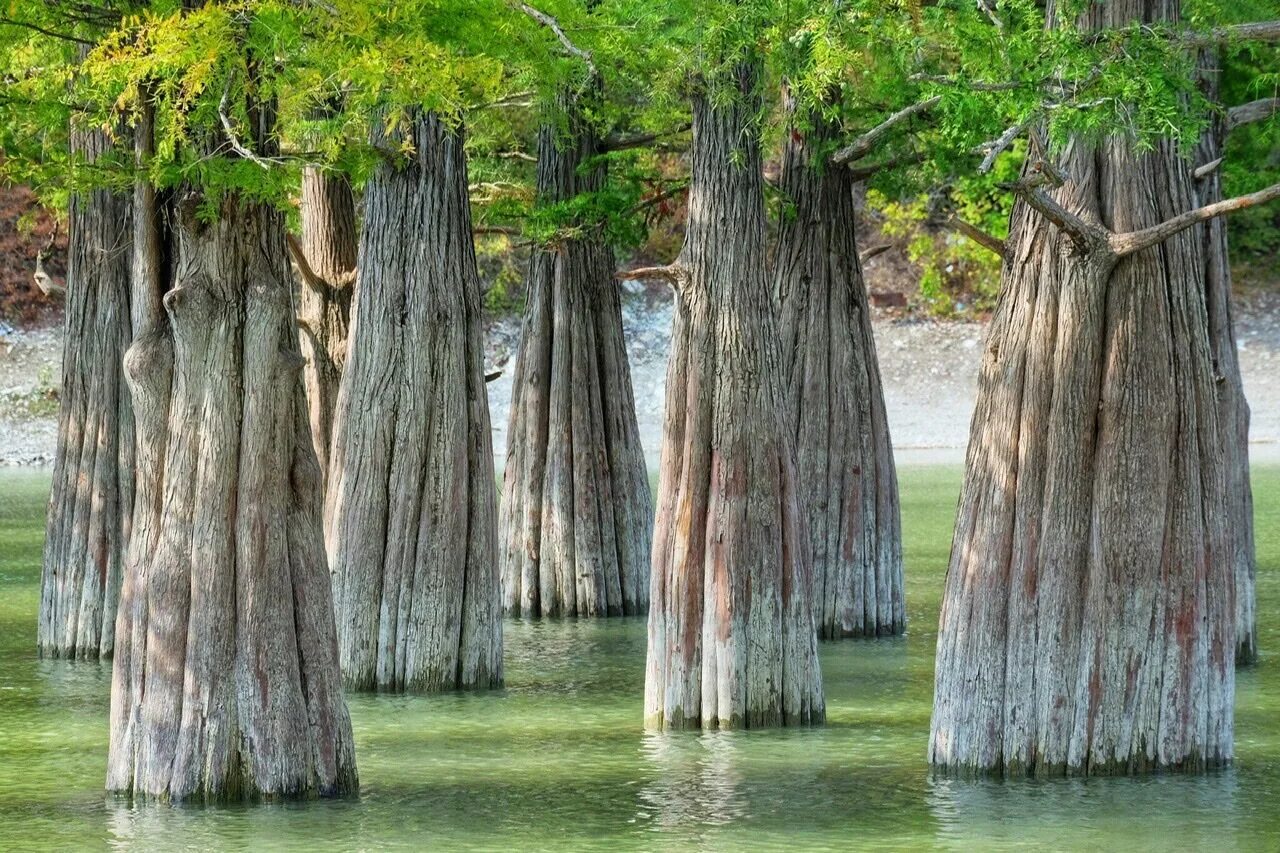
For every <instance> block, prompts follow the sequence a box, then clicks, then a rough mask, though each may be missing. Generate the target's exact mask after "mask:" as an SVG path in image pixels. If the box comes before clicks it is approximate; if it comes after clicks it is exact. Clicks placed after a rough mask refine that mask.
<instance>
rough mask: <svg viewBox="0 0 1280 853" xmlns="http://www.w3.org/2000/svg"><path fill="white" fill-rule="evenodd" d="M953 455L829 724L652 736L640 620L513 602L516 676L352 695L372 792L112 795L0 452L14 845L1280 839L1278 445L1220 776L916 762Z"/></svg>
mask: <svg viewBox="0 0 1280 853" xmlns="http://www.w3.org/2000/svg"><path fill="white" fill-rule="evenodd" d="M960 475H961V472H960V470H959V469H958V468H908V469H905V470H903V471H902V472H901V482H902V496H903V526H904V537H905V552H906V571H907V594H908V596H909V598H908V618H909V620H910V622H909V631H908V634H907V636H906V637H905V638H901V639H897V640H880V641H874V642H851V641H846V642H842V643H828V644H824V645H823V646H822V670H823V676H824V680H825V683H826V693H827V716H828V724H827V725H826V726H825V727H823V728H818V729H811V730H792V731H778V730H775V731H746V732H719V733H709V734H699V733H670V734H655V733H646V732H645V731H644V730H643V729H642V727H641V724H640V723H641V695H642V692H643V682H644V624H643V620H639V619H624V620H602V621H594V622H588V621H584V622H569V621H550V622H508V623H507V625H506V675H507V687H506V689H505V690H502V691H497V692H491V693H482V694H450V695H445V696H430V697H397V696H369V695H354V694H353V695H349V696H348V702H349V703H350V707H351V716H352V719H353V721H354V724H355V735H356V745H357V757H358V762H359V768H360V778H361V793H360V795H359V797H356V798H352V799H347V800H338V801H325V802H313V803H304V804H297V805H253V806H235V807H218V808H212V807H210V808H200V807H177V808H175V807H169V806H159V805H145V806H137V807H135V806H132V805H130V804H129V803H128V802H126V801H123V800H118V799H115V798H113V797H110V796H108V795H106V794H105V793H103V790H102V785H103V778H104V774H105V764H106V736H107V701H108V695H107V694H108V690H109V686H110V671H109V667H106V666H100V665H98V664H86V663H68V662H65V661H42V660H39V659H38V658H37V657H36V654H35V618H36V607H37V600H38V580H39V571H40V568H39V566H40V564H39V559H40V546H41V541H42V539H43V517H44V509H45V506H44V504H45V495H46V493H47V490H48V475H47V474H44V473H38V472H12V471H10V472H0V850H17V849H34V848H38V849H50V848H58V849H65V848H73V847H74V848H91V849H100V848H104V847H122V848H130V849H154V850H174V849H208V848H220V849H226V848H248V849H254V850H266V849H281V848H287V849H375V848H410V849H419V848H426V847H435V848H437V849H458V848H479V849H495V850H510V851H523V850H534V849H564V848H572V849H610V850H612V849H647V850H683V849H707V850H739V849H746V848H751V849H761V848H787V849H795V850H808V849H839V850H850V849H885V850H901V849H957V850H988V849H1009V848H1027V849H1073V850H1074V849H1089V850H1092V849H1108V850H1188V849H1204V850H1215V851H1218V850H1280V737H1278V734H1280V667H1278V666H1277V663H1278V662H1280V654H1278V653H1280V468H1268V469H1262V470H1258V471H1257V472H1256V474H1255V480H1254V484H1255V499H1256V506H1257V512H1258V534H1259V536H1258V544H1259V555H1258V556H1259V584H1258V598H1259V610H1260V612H1261V614H1262V625H1261V647H1262V660H1261V663H1260V664H1259V665H1258V666H1257V667H1255V668H1253V669H1251V670H1247V671H1244V672H1242V673H1241V674H1240V677H1239V679H1238V689H1237V698H1236V708H1237V713H1236V756H1237V758H1236V764H1235V766H1234V767H1233V768H1232V769H1230V770H1227V771H1224V772H1220V773H1216V774H1213V775H1209V776H1199V777H1185V776H1177V775H1164V776H1154V777H1147V778H1137V779H1130V778H1105V779H1090V780H1086V781H1081V780H1051V781H1016V782H995V781H988V782H957V781H948V780H934V779H931V778H930V775H929V771H928V767H927V765H926V763H925V741H926V736H927V733H928V727H929V711H930V693H931V690H932V683H933V674H932V670H933V648H934V639H935V633H936V632H935V629H936V625H937V615H938V601H939V594H940V591H941V588H942V576H943V572H944V570H945V565H946V558H947V550H948V547H949V545H950V531H951V524H952V517H953V514H954V511H955V501H956V495H957V492H958V490H959V483H960Z"/></svg>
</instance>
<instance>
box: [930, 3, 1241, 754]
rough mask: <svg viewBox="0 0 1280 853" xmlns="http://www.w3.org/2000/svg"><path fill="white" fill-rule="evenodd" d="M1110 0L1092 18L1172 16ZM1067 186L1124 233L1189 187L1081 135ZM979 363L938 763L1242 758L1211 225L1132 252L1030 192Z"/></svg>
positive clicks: (948, 621) (1170, 159)
mask: <svg viewBox="0 0 1280 853" xmlns="http://www.w3.org/2000/svg"><path fill="white" fill-rule="evenodd" d="M1177 11H1178V10H1177V5H1176V3H1175V2H1170V0H1113V2H1111V3H1108V4H1107V5H1106V6H1105V7H1102V6H1100V7H1095V8H1093V9H1091V10H1090V11H1089V12H1087V13H1086V20H1085V23H1086V25H1089V26H1093V27H1100V26H1117V25H1123V24H1127V23H1129V22H1131V21H1133V20H1135V19H1140V20H1147V21H1151V20H1161V19H1165V20H1168V19H1173V18H1176V16H1177ZM1058 165H1059V166H1060V167H1061V168H1062V170H1063V172H1064V173H1065V174H1067V175H1069V176H1070V181H1069V182H1068V183H1067V184H1066V186H1065V187H1063V188H1062V189H1061V190H1058V191H1056V193H1055V196H1054V197H1055V198H1056V200H1057V201H1058V202H1059V203H1061V204H1062V205H1063V206H1064V207H1065V208H1066V209H1067V210H1069V211H1072V212H1074V213H1076V214H1078V215H1079V216H1081V217H1082V218H1084V219H1085V220H1087V221H1093V222H1096V223H1100V224H1102V225H1105V226H1106V227H1108V228H1110V229H1111V230H1113V231H1116V232H1130V231H1134V230H1136V229H1139V228H1142V227H1147V226H1152V225H1155V224H1157V223H1159V222H1161V221H1163V220H1166V219H1168V218H1169V217H1171V216H1173V215H1176V214H1180V213H1183V212H1184V211H1186V210H1188V209H1190V208H1191V207H1193V206H1194V205H1195V201H1196V196H1195V192H1194V187H1193V186H1192V179H1191V175H1190V168H1189V167H1188V164H1187V162H1186V161H1185V160H1184V159H1182V158H1181V157H1180V156H1179V152H1178V151H1176V150H1175V148H1174V147H1173V146H1172V145H1170V144H1168V143H1165V144H1160V145H1158V146H1156V148H1155V149H1154V150H1152V151H1149V152H1145V153H1144V152H1141V151H1139V150H1137V148H1136V146H1134V145H1132V144H1130V143H1129V142H1128V141H1126V140H1124V139H1111V140H1108V141H1106V142H1104V143H1101V144H1100V145H1099V146H1098V147H1097V148H1091V147H1089V146H1087V145H1084V144H1082V143H1080V142H1079V141H1077V142H1075V143H1073V144H1072V145H1070V146H1069V148H1068V149H1067V151H1066V152H1065V154H1064V155H1063V156H1062V157H1061V158H1060V162H1059V164H1058ZM1008 246H1009V254H1008V255H1007V257H1006V263H1005V270H1004V279H1003V282H1002V289H1001V295H1000V300H999V303H998V305H997V309H996V314H995V317H994V318H993V321H992V325H991V328H990V331H989V332H988V338H987V341H986V352H985V355H984V358H983V364H982V369H981V374H980V379H979V391H978V400H977V406H976V408H975V411H974V417H973V425H972V428H971V431H970V438H969V451H968V458H967V461H966V473H965V485H964V490H963V492H962V495H961V500H960V506H959V512H958V518H957V521H956V531H955V539H954V542H953V544H952V553H951V562H950V566H949V569H948V574H947V583H946V591H945V595H944V600H943V607H942V616H941V622H940V628H939V637H938V656H937V666H936V686H935V696H934V711H933V724H932V733H931V737H930V747H929V758H930V761H931V762H932V763H933V764H934V766H935V767H937V768H939V769H941V770H944V771H947V772H955V773H972V772H996V773H1001V772H1003V773H1006V774H1022V773H1026V774H1043V775H1050V774H1061V773H1068V774H1090V773H1112V772H1130V773H1132V772H1141V771H1146V770H1152V769H1157V768H1168V769H1181V770H1188V771H1193V770H1203V769H1206V768H1212V767H1216V766H1220V765H1223V764H1225V763H1227V762H1229V761H1230V759H1231V757H1232V729H1233V716H1232V713H1233V709H1232V703H1233V700H1234V692H1235V675H1234V672H1235V670H1234V666H1233V660H1232V648H1233V645H1234V613H1235V595H1234V589H1235V584H1234V573H1233V566H1232V561H1231V555H1230V538H1229V535H1228V533H1227V530H1226V518H1227V516H1226V505H1227V500H1226V489H1227V476H1226V464H1225V458H1224V454H1223V450H1222V443H1221V440H1220V430H1219V422H1218V400H1217V391H1216V388H1215V383H1214V378H1213V370H1212V354H1213V353H1212V342H1211V340H1210V337H1209V334H1208V329H1209V324H1208V319H1207V315H1206V310H1205V304H1204V300H1203V297H1202V294H1203V286H1204V258H1203V252H1202V239H1201V236H1200V235H1199V234H1197V233H1196V232H1195V231H1184V232H1181V233H1179V234H1177V235H1175V236H1173V237H1172V238H1170V239H1168V240H1166V241H1165V242H1164V243H1162V244H1160V245H1157V246H1155V247H1152V248H1149V249H1145V250H1142V251H1139V252H1137V253H1135V254H1132V255H1130V256H1128V257H1125V258H1123V259H1121V260H1119V261H1118V262H1117V261H1116V259H1115V257H1114V256H1112V255H1110V254H1109V253H1108V251H1107V250H1106V247H1105V246H1102V247H1096V246H1095V247H1093V248H1081V247H1080V246H1077V245H1073V244H1072V243H1071V241H1070V240H1069V239H1068V238H1067V237H1066V236H1065V235H1064V234H1063V232H1061V231H1059V230H1058V229H1057V228H1055V227H1053V226H1050V225H1049V224H1048V222H1047V221H1046V220H1045V219H1044V218H1043V217H1041V216H1040V215H1039V214H1037V213H1034V212H1032V211H1031V210H1030V208H1029V207H1028V206H1027V205H1026V204H1025V203H1022V202H1019V203H1018V204H1017V205H1016V207H1015V210H1014V213H1013V216H1012V220H1011V227H1010V239H1009V243H1008Z"/></svg>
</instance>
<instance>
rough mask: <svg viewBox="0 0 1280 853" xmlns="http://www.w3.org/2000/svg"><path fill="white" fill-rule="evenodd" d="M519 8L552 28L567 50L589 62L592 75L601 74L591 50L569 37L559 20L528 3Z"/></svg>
mask: <svg viewBox="0 0 1280 853" xmlns="http://www.w3.org/2000/svg"><path fill="white" fill-rule="evenodd" d="M519 9H520V11H521V12H524V13H525V14H526V15H528V16H529V17H530V18H533V19H534V20H535V21H537V22H538V23H539V24H542V25H543V26H544V27H546V28H547V29H549V30H551V32H553V33H555V35H556V38H558V39H559V40H560V44H561V45H563V46H564V49H565V50H567V51H568V52H569V53H571V54H573V55H574V56H576V57H578V58H579V59H581V60H582V61H583V62H585V63H586V64H587V68H588V69H590V71H591V76H592V77H599V76H600V72H599V71H598V70H596V64H595V62H594V61H593V60H592V59H591V51H589V50H583V49H582V48H580V47H578V46H577V45H575V44H574V43H573V42H572V41H571V40H570V39H569V36H568V35H566V34H565V31H564V30H563V29H561V28H560V22H559V21H557V20H556V19H555V18H553V17H551V16H550V15H548V14H547V13H546V12H540V11H538V10H537V9H535V8H533V7H532V6H530V5H529V4H528V3H521V4H520V6H519Z"/></svg>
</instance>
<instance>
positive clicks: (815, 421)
mask: <svg viewBox="0 0 1280 853" xmlns="http://www.w3.org/2000/svg"><path fill="white" fill-rule="evenodd" d="M832 135H833V132H832V128H831V126H830V125H829V124H828V123H827V122H825V121H823V120H822V118H821V117H820V116H817V115H814V116H813V117H812V128H811V129H809V130H808V131H806V132H805V134H804V135H801V133H800V130H799V128H797V127H794V126H793V127H792V128H790V132H789V133H788V139H787V143H786V145H785V146H784V153H783V164H782V189H783V192H784V193H786V195H787V197H788V199H789V200H790V201H791V203H792V204H793V206H794V212H793V213H789V214H788V216H787V218H786V219H785V220H784V222H783V225H782V228H781V232H780V234H779V237H778V247H777V255H776V259H775V264H774V276H775V286H776V289H777V293H778V296H779V299H780V305H781V309H782V310H781V317H782V320H781V328H782V342H783V343H782V353H783V365H784V376H786V377H787V387H788V388H789V389H790V393H789V398H788V412H789V414H790V416H791V421H790V423H791V430H792V432H793V435H794V437H795V441H796V457H797V472H798V474H799V482H800V495H801V496H800V502H801V504H802V505H803V506H804V507H805V509H806V512H807V516H808V528H809V540H810V543H811V545H812V550H813V575H814V591H815V601H814V607H815V610H814V619H815V621H816V624H817V629H818V632H819V635H820V636H821V637H823V638H825V639H838V638H841V637H862V636H871V637H875V636H885V635H892V634H900V633H902V631H903V630H905V628H906V608H905V601H904V597H903V577H902V532H901V520H900V516H899V510H898V483H897V471H896V469H895V467H894V461H893V447H892V444H891V442H890V439H889V425H888V418H887V416H886V414H885V406H884V391H883V389H882V387H881V383H880V366H879V362H878V361H877V359H876V352H875V341H874V338H873V335H872V330H871V317H870V309H869V306H868V302H867V293H866V287H865V284H864V282H863V278H862V268H861V266H860V264H859V261H858V247H857V242H856V238H855V234H854V204H853V179H852V177H851V176H850V175H849V173H848V172H847V171H846V170H845V169H841V168H837V167H834V166H828V165H825V164H823V163H821V162H818V161H817V159H816V157H817V156H820V155H815V151H817V152H821V151H823V150H824V146H823V143H824V142H827V141H829V140H830V139H831V137H832Z"/></svg>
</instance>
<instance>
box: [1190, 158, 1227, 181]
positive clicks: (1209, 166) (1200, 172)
mask: <svg viewBox="0 0 1280 853" xmlns="http://www.w3.org/2000/svg"><path fill="white" fill-rule="evenodd" d="M1222 160H1223V158H1221V157H1219V158H1218V159H1217V160H1212V161H1210V162H1208V163H1205V164H1204V165H1203V166H1196V170H1195V171H1194V172H1192V173H1191V174H1192V175H1193V176H1194V177H1195V179H1196V180H1197V181H1200V180H1203V179H1205V178H1207V177H1208V176H1210V175H1212V174H1213V173H1214V172H1216V171H1217V170H1218V167H1219V166H1221V165H1222Z"/></svg>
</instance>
